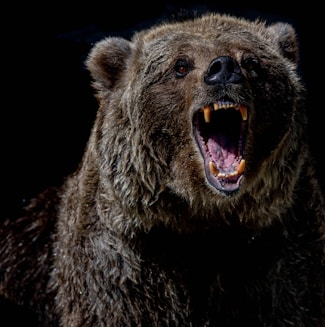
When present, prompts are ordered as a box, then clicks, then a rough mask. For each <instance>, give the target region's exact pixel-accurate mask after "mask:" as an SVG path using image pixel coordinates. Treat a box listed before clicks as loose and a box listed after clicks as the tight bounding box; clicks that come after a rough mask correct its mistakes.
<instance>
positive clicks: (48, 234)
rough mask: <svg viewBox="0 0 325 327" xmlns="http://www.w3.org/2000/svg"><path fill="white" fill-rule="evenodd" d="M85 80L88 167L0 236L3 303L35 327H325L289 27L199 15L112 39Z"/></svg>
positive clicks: (313, 199) (312, 194) (320, 258)
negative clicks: (25, 311)
mask: <svg viewBox="0 0 325 327" xmlns="http://www.w3.org/2000/svg"><path fill="white" fill-rule="evenodd" d="M86 64H87V67H88V69H89V71H90V73H91V76H92V78H93V86H94V89H95V90H96V97H97V99H98V103H99V110H98V114H97V117H96V121H95V123H94V127H93V129H92V133H91V136H90V139H89V142H88V144H87V147H86V150H85V153H84V156H83V159H82V161H81V163H80V166H79V168H78V170H77V171H76V172H75V173H74V174H72V175H71V176H68V177H67V179H66V180H65V182H64V185H62V187H61V188H60V189H49V190H46V191H45V192H44V193H43V194H41V195H40V197H39V198H37V199H34V200H32V201H31V202H30V204H29V205H28V206H27V207H26V208H25V211H24V214H23V215H22V217H21V218H19V219H18V220H17V221H10V220H8V221H6V222H5V223H4V224H3V225H2V226H1V227H0V246H1V247H0V265H1V266H0V267H1V271H0V294H2V295H3V296H5V297H6V298H8V299H10V300H12V301H14V302H15V303H18V304H19V305H22V306H24V307H28V308H30V309H31V310H34V311H35V312H36V313H37V314H38V316H39V320H40V325H42V326H58V325H60V326H64V327H76V326H80V327H81V326H82V327H86V326H96V327H100V326H116V327H121V326H128V327H129V326H193V327H194V326H268V327H271V326H273V327H282V326H299V327H303V326H305V327H307V326H313V327H315V326H319V327H320V326H325V300H324V288H325V285H324V274H325V262H324V261H325V258H324V248H325V240H324V239H325V237H324V236H325V217H324V200H323V197H322V194H321V191H320V187H319V185H318V181H317V179H316V175H315V169H314V167H313V159H312V158H311V155H310V153H309V149H308V138H306V129H307V118H306V117H307V115H306V112H305V110H306V109H305V103H304V97H305V90H304V86H303V83H302V82H301V81H300V78H299V76H298V74H297V64H298V47H297V40H296V35H295V31H294V29H293V28H292V26H290V25H288V24H285V23H275V24H273V25H271V26H267V25H266V24H265V23H264V22H261V21H254V22H251V21H247V20H244V19H241V18H235V17H229V16H221V15H218V14H207V15H205V16H203V17H196V18H193V19H189V20H184V21H174V22H166V23H161V24H160V25H157V26H153V27H152V28H150V29H148V30H145V31H140V32H138V33H136V34H135V35H134V37H133V38H132V40H126V39H122V38H119V37H108V38H106V39H104V40H102V41H100V42H98V43H97V44H96V45H95V46H94V48H93V49H92V51H91V52H90V54H89V57H88V59H87V61H86ZM204 116H205V118H204ZM246 116H247V117H246ZM246 118H247V119H246Z"/></svg>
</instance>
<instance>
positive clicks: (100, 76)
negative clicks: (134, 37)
mask: <svg viewBox="0 0 325 327" xmlns="http://www.w3.org/2000/svg"><path fill="white" fill-rule="evenodd" d="M130 54H131V43H130V41H128V40H126V39H124V38H121V37H108V38H105V39H103V40H101V41H99V42H97V43H96V44H95V45H94V47H93V48H92V50H91V51H90V53H89V55H88V57H87V59H86V61H85V64H86V67H87V69H88V70H89V71H90V74H91V76H92V78H93V80H94V83H93V86H94V87H95V88H96V89H97V90H98V91H100V90H104V89H105V90H107V89H111V88H112V87H113V86H114V85H115V83H116V81H117V80H118V79H119V78H120V75H121V73H122V72H123V70H124V69H125V67H126V62H127V58H128V57H129V56H130Z"/></svg>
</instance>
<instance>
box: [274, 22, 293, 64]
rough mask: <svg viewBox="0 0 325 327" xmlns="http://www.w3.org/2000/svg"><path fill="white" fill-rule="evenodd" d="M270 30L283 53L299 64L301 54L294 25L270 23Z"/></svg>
mask: <svg viewBox="0 0 325 327" xmlns="http://www.w3.org/2000/svg"><path fill="white" fill-rule="evenodd" d="M268 31H269V32H270V35H271V37H272V39H273V40H274V42H275V44H277V46H278V47H279V50H280V51H281V53H282V55H283V56H284V57H286V58H288V59H289V60H290V61H291V62H292V63H294V64H295V65H297V64H298V56H299V53H298V42H297V35H296V32H295V29H294V28H293V26H292V25H290V24H288V23H282V22H278V23H274V24H272V25H270V26H269V27H268Z"/></svg>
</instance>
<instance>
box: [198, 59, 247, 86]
mask: <svg viewBox="0 0 325 327" xmlns="http://www.w3.org/2000/svg"><path fill="white" fill-rule="evenodd" d="M241 80H242V73H241V70H240V67H239V65H238V63H237V61H236V60H235V59H233V58H232V57H230V56H220V57H217V58H215V59H214V60H212V61H211V63H210V65H209V67H208V70H207V72H206V75H205V76H204V81H205V83H206V84H208V85H215V84H229V83H239V82H241Z"/></svg>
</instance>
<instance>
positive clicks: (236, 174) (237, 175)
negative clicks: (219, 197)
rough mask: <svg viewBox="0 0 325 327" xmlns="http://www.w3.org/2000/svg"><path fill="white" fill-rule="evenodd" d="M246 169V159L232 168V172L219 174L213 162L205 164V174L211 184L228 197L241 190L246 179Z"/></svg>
mask: <svg viewBox="0 0 325 327" xmlns="http://www.w3.org/2000/svg"><path fill="white" fill-rule="evenodd" d="M244 169H245V160H244V159H241V161H240V163H239V165H238V166H237V167H235V168H233V167H232V171H229V172H219V171H218V170H217V168H216V167H215V164H214V163H213V162H212V161H210V162H209V163H208V164H205V174H206V177H207V180H208V182H209V184H210V185H211V186H213V187H214V188H215V189H217V190H218V191H220V192H221V193H222V194H225V195H227V196H229V195H232V194H233V193H235V192H236V191H238V190H239V188H240V185H241V184H242V181H243V178H244V175H243V171H244Z"/></svg>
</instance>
